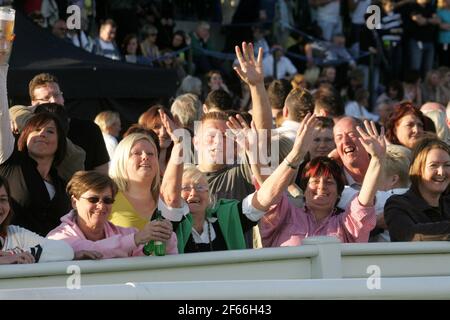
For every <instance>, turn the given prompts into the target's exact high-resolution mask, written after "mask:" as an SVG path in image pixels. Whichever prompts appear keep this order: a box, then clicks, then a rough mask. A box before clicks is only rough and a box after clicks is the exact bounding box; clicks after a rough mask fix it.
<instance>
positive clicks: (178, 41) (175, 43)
mask: <svg viewBox="0 0 450 320" xmlns="http://www.w3.org/2000/svg"><path fill="white" fill-rule="evenodd" d="M182 44H183V37H182V36H180V35H179V34H176V35H174V36H173V39H172V47H174V48H178V47H180V46H181V45H182Z"/></svg>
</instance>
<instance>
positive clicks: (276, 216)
mask: <svg viewBox="0 0 450 320" xmlns="http://www.w3.org/2000/svg"><path fill="white" fill-rule="evenodd" d="M375 225H376V214H375V208H374V207H373V206H372V207H363V206H362V205H361V204H360V203H359V201H358V197H355V198H354V199H353V200H352V201H351V202H350V203H349V205H348V206H347V209H346V210H345V212H342V213H341V214H338V215H331V214H330V215H329V216H328V217H326V218H325V219H324V220H322V221H321V222H320V223H317V222H316V219H315V218H314V216H313V215H312V214H311V213H310V212H308V211H306V210H305V209H302V208H298V207H296V206H294V205H293V204H291V203H290V202H289V200H288V198H287V196H286V194H285V193H284V194H283V196H282V198H281V200H280V202H279V203H278V204H277V205H275V206H273V207H272V208H271V209H270V210H269V211H268V212H267V213H266V214H265V215H264V216H263V218H262V219H261V220H260V222H259V228H260V233H261V238H262V243H263V246H264V247H283V246H298V245H301V244H302V240H303V239H304V238H306V237H313V236H335V237H337V238H338V239H340V240H341V241H342V242H347V243H349V242H350V243H351V242H368V240H369V234H370V231H371V230H372V229H373V228H374V227H375Z"/></svg>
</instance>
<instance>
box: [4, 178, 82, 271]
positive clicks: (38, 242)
mask: <svg viewBox="0 0 450 320" xmlns="http://www.w3.org/2000/svg"><path fill="white" fill-rule="evenodd" d="M12 216H13V212H12V208H11V198H10V197H9V187H8V183H7V181H6V180H5V179H4V178H3V177H1V176H0V264H27V263H37V262H50V261H67V260H72V258H73V257H74V253H73V250H72V248H71V247H70V246H69V245H68V244H67V243H65V242H64V241H54V240H48V239H45V238H43V237H41V236H39V235H37V234H36V233H34V232H31V231H29V230H27V229H24V228H21V227H19V226H15V225H11V224H10V223H11V219H12ZM80 254H82V253H81V252H80ZM75 258H76V259H78V258H81V255H77V256H76V257H75Z"/></svg>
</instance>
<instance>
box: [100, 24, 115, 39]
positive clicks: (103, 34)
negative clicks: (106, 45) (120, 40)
mask: <svg viewBox="0 0 450 320" xmlns="http://www.w3.org/2000/svg"><path fill="white" fill-rule="evenodd" d="M115 37H116V28H115V27H113V26H111V25H110V24H107V25H104V26H103V27H101V29H100V38H101V39H102V40H103V41H105V42H112V41H113V40H114V39H115Z"/></svg>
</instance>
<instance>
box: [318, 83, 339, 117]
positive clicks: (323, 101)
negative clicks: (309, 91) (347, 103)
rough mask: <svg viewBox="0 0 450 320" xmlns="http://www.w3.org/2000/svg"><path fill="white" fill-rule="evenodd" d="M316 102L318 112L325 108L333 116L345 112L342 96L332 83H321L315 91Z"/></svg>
mask: <svg viewBox="0 0 450 320" xmlns="http://www.w3.org/2000/svg"><path fill="white" fill-rule="evenodd" d="M314 103H315V110H316V112H317V111H319V110H322V109H323V110H325V111H326V112H327V113H328V114H330V115H331V116H332V117H340V116H343V115H344V114H345V108H344V103H343V101H342V98H341V96H340V95H339V92H338V91H337V90H336V89H335V88H334V87H333V86H332V85H327V84H323V85H321V86H320V87H319V89H317V91H316V92H315V93H314Z"/></svg>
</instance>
